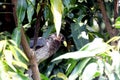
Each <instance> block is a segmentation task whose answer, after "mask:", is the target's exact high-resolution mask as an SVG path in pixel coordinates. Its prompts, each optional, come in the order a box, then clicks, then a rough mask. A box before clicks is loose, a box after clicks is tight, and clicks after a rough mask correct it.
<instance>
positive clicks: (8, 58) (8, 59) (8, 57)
mask: <svg viewBox="0 0 120 80" xmlns="http://www.w3.org/2000/svg"><path fill="white" fill-rule="evenodd" d="M4 55H5V60H6V63H7V64H8V65H9V66H10V67H11V68H12V69H13V70H14V71H15V72H16V71H17V70H16V69H15V67H14V66H13V64H12V62H13V56H12V51H10V50H4Z"/></svg>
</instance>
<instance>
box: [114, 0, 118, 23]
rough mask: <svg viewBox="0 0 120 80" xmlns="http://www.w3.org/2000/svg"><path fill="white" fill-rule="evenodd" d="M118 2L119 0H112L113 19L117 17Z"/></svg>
mask: <svg viewBox="0 0 120 80" xmlns="http://www.w3.org/2000/svg"><path fill="white" fill-rule="evenodd" d="M118 4H119V0H114V20H115V19H116V18H117V17H118V10H119V6H118ZM114 22H115V21H114Z"/></svg>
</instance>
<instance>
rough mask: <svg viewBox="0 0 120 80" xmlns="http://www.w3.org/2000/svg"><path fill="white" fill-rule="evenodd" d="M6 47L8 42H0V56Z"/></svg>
mask: <svg viewBox="0 0 120 80" xmlns="http://www.w3.org/2000/svg"><path fill="white" fill-rule="evenodd" d="M5 47H6V40H2V41H0V55H1V51H2V50H3V49H4V48H5Z"/></svg>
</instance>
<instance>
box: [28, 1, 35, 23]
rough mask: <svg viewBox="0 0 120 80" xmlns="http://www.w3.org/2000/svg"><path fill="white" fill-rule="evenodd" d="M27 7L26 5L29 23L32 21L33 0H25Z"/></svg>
mask: <svg viewBox="0 0 120 80" xmlns="http://www.w3.org/2000/svg"><path fill="white" fill-rule="evenodd" d="M27 2H28V7H27V18H28V21H29V23H31V21H32V16H33V14H34V7H35V0H27Z"/></svg>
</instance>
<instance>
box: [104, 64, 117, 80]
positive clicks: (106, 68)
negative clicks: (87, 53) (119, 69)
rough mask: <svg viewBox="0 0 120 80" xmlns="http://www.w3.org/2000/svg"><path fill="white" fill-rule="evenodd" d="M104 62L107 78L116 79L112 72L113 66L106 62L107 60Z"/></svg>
mask: <svg viewBox="0 0 120 80" xmlns="http://www.w3.org/2000/svg"><path fill="white" fill-rule="evenodd" d="M104 64H105V66H104V67H105V74H106V75H107V76H108V79H109V80H116V79H115V76H114V73H113V68H112V66H111V65H110V64H108V63H107V62H105V63H104Z"/></svg>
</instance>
